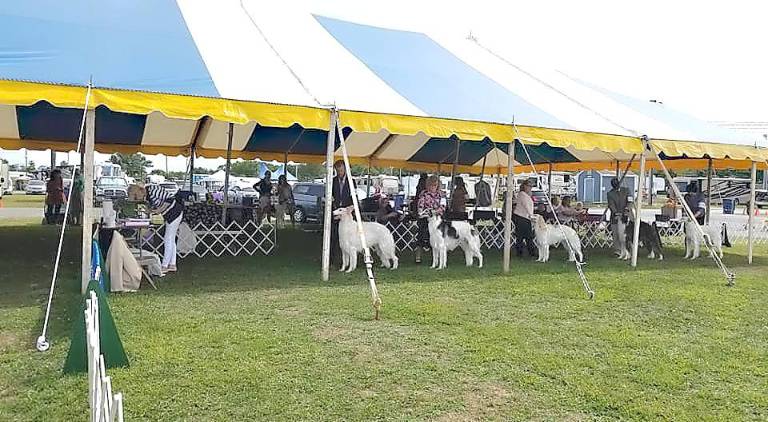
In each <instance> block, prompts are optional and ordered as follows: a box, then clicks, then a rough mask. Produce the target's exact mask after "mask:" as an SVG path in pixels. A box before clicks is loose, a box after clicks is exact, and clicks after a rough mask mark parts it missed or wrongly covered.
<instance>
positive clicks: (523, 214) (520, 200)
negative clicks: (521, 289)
mask: <svg viewBox="0 0 768 422" xmlns="http://www.w3.org/2000/svg"><path fill="white" fill-rule="evenodd" d="M512 213H513V214H512V219H513V220H514V223H515V237H516V238H517V239H516V241H515V250H517V256H523V244H525V247H526V249H527V250H528V255H530V256H534V254H535V249H536V248H535V247H534V245H533V226H532V225H531V217H532V216H533V198H531V182H529V181H528V180H526V181H524V182H523V183H522V184H521V185H520V192H518V193H517V200H516V201H515V208H514V209H513V210H512Z"/></svg>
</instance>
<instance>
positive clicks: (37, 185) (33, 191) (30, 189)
mask: <svg viewBox="0 0 768 422" xmlns="http://www.w3.org/2000/svg"><path fill="white" fill-rule="evenodd" d="M45 190H46V188H45V182H44V181H42V180H37V179H33V180H30V181H29V182H27V187H26V188H24V192H25V193H26V194H27V195H45Z"/></svg>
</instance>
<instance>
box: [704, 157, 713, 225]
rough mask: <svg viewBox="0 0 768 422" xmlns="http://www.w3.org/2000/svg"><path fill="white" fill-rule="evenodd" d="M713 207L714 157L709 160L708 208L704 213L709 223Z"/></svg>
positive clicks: (706, 221)
mask: <svg viewBox="0 0 768 422" xmlns="http://www.w3.org/2000/svg"><path fill="white" fill-rule="evenodd" d="M711 208H712V159H711V158H710V159H708V160H707V210H706V214H705V215H704V220H705V221H704V222H705V223H707V224H709V213H710V209H711Z"/></svg>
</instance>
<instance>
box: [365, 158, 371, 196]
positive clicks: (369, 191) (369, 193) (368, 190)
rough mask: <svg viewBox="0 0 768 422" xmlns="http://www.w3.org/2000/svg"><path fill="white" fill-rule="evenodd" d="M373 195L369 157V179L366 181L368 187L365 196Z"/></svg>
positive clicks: (369, 160)
mask: <svg viewBox="0 0 768 422" xmlns="http://www.w3.org/2000/svg"><path fill="white" fill-rule="evenodd" d="M370 196H371V159H370V158H369V159H368V180H367V182H366V188H365V197H366V198H369V197H370Z"/></svg>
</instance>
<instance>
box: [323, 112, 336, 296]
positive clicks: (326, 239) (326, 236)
mask: <svg viewBox="0 0 768 422" xmlns="http://www.w3.org/2000/svg"><path fill="white" fill-rule="evenodd" d="M330 114H331V123H330V126H329V127H328V139H327V141H326V149H325V204H324V206H323V209H324V212H323V260H322V274H321V276H322V279H323V281H328V279H329V277H330V274H329V268H330V265H331V218H332V215H331V212H332V211H333V209H332V205H333V152H334V145H335V140H336V120H337V119H338V114H337V111H336V108H335V107H334V108H333V109H332V110H331V113H330Z"/></svg>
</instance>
